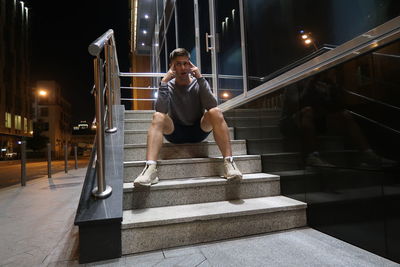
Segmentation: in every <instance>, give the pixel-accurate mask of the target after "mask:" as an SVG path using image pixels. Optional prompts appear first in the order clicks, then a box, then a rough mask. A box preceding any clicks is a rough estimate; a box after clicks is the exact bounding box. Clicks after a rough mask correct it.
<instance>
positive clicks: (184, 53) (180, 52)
mask: <svg viewBox="0 0 400 267" xmlns="http://www.w3.org/2000/svg"><path fill="white" fill-rule="evenodd" d="M182 56H186V57H188V58H190V53H189V52H188V51H187V50H186V49H185V48H177V49H175V50H174V51H172V52H171V53H170V54H169V60H170V61H172V60H174V59H175V58H177V57H182Z"/></svg>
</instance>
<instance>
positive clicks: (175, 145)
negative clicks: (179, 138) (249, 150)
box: [124, 140, 246, 148]
mask: <svg viewBox="0 0 400 267" xmlns="http://www.w3.org/2000/svg"><path fill="white" fill-rule="evenodd" d="M245 143H246V140H231V144H245ZM215 144H217V142H215V141H201V142H199V143H193V144H191V143H186V144H172V143H164V144H163V147H170V146H172V147H183V146H204V145H215ZM124 147H125V148H133V147H147V144H125V145H124Z"/></svg>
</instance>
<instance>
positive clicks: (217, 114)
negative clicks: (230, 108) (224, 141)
mask: <svg viewBox="0 0 400 267" xmlns="http://www.w3.org/2000/svg"><path fill="white" fill-rule="evenodd" d="M208 114H209V116H211V118H213V119H224V115H223V114H222V110H221V109H220V108H218V107H215V108H212V109H210V110H208Z"/></svg>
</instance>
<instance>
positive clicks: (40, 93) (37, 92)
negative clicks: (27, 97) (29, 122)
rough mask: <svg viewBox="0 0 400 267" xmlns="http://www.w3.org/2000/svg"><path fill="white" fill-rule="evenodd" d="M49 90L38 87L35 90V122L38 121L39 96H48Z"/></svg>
mask: <svg viewBox="0 0 400 267" xmlns="http://www.w3.org/2000/svg"><path fill="white" fill-rule="evenodd" d="M47 94H48V92H47V90H44V89H38V90H35V91H34V95H35V122H37V121H38V98H39V97H45V96H47Z"/></svg>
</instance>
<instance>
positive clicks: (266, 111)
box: [224, 108, 282, 117]
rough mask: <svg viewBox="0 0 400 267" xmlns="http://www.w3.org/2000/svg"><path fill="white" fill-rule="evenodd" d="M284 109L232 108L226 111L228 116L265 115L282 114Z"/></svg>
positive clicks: (225, 113) (225, 114)
mask: <svg viewBox="0 0 400 267" xmlns="http://www.w3.org/2000/svg"><path fill="white" fill-rule="evenodd" d="M281 113H282V111H281V110H280V109H266V108H260V109H231V110H228V111H225V112H224V116H226V117H234V116H236V117H259V116H265V115H274V116H281Z"/></svg>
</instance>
